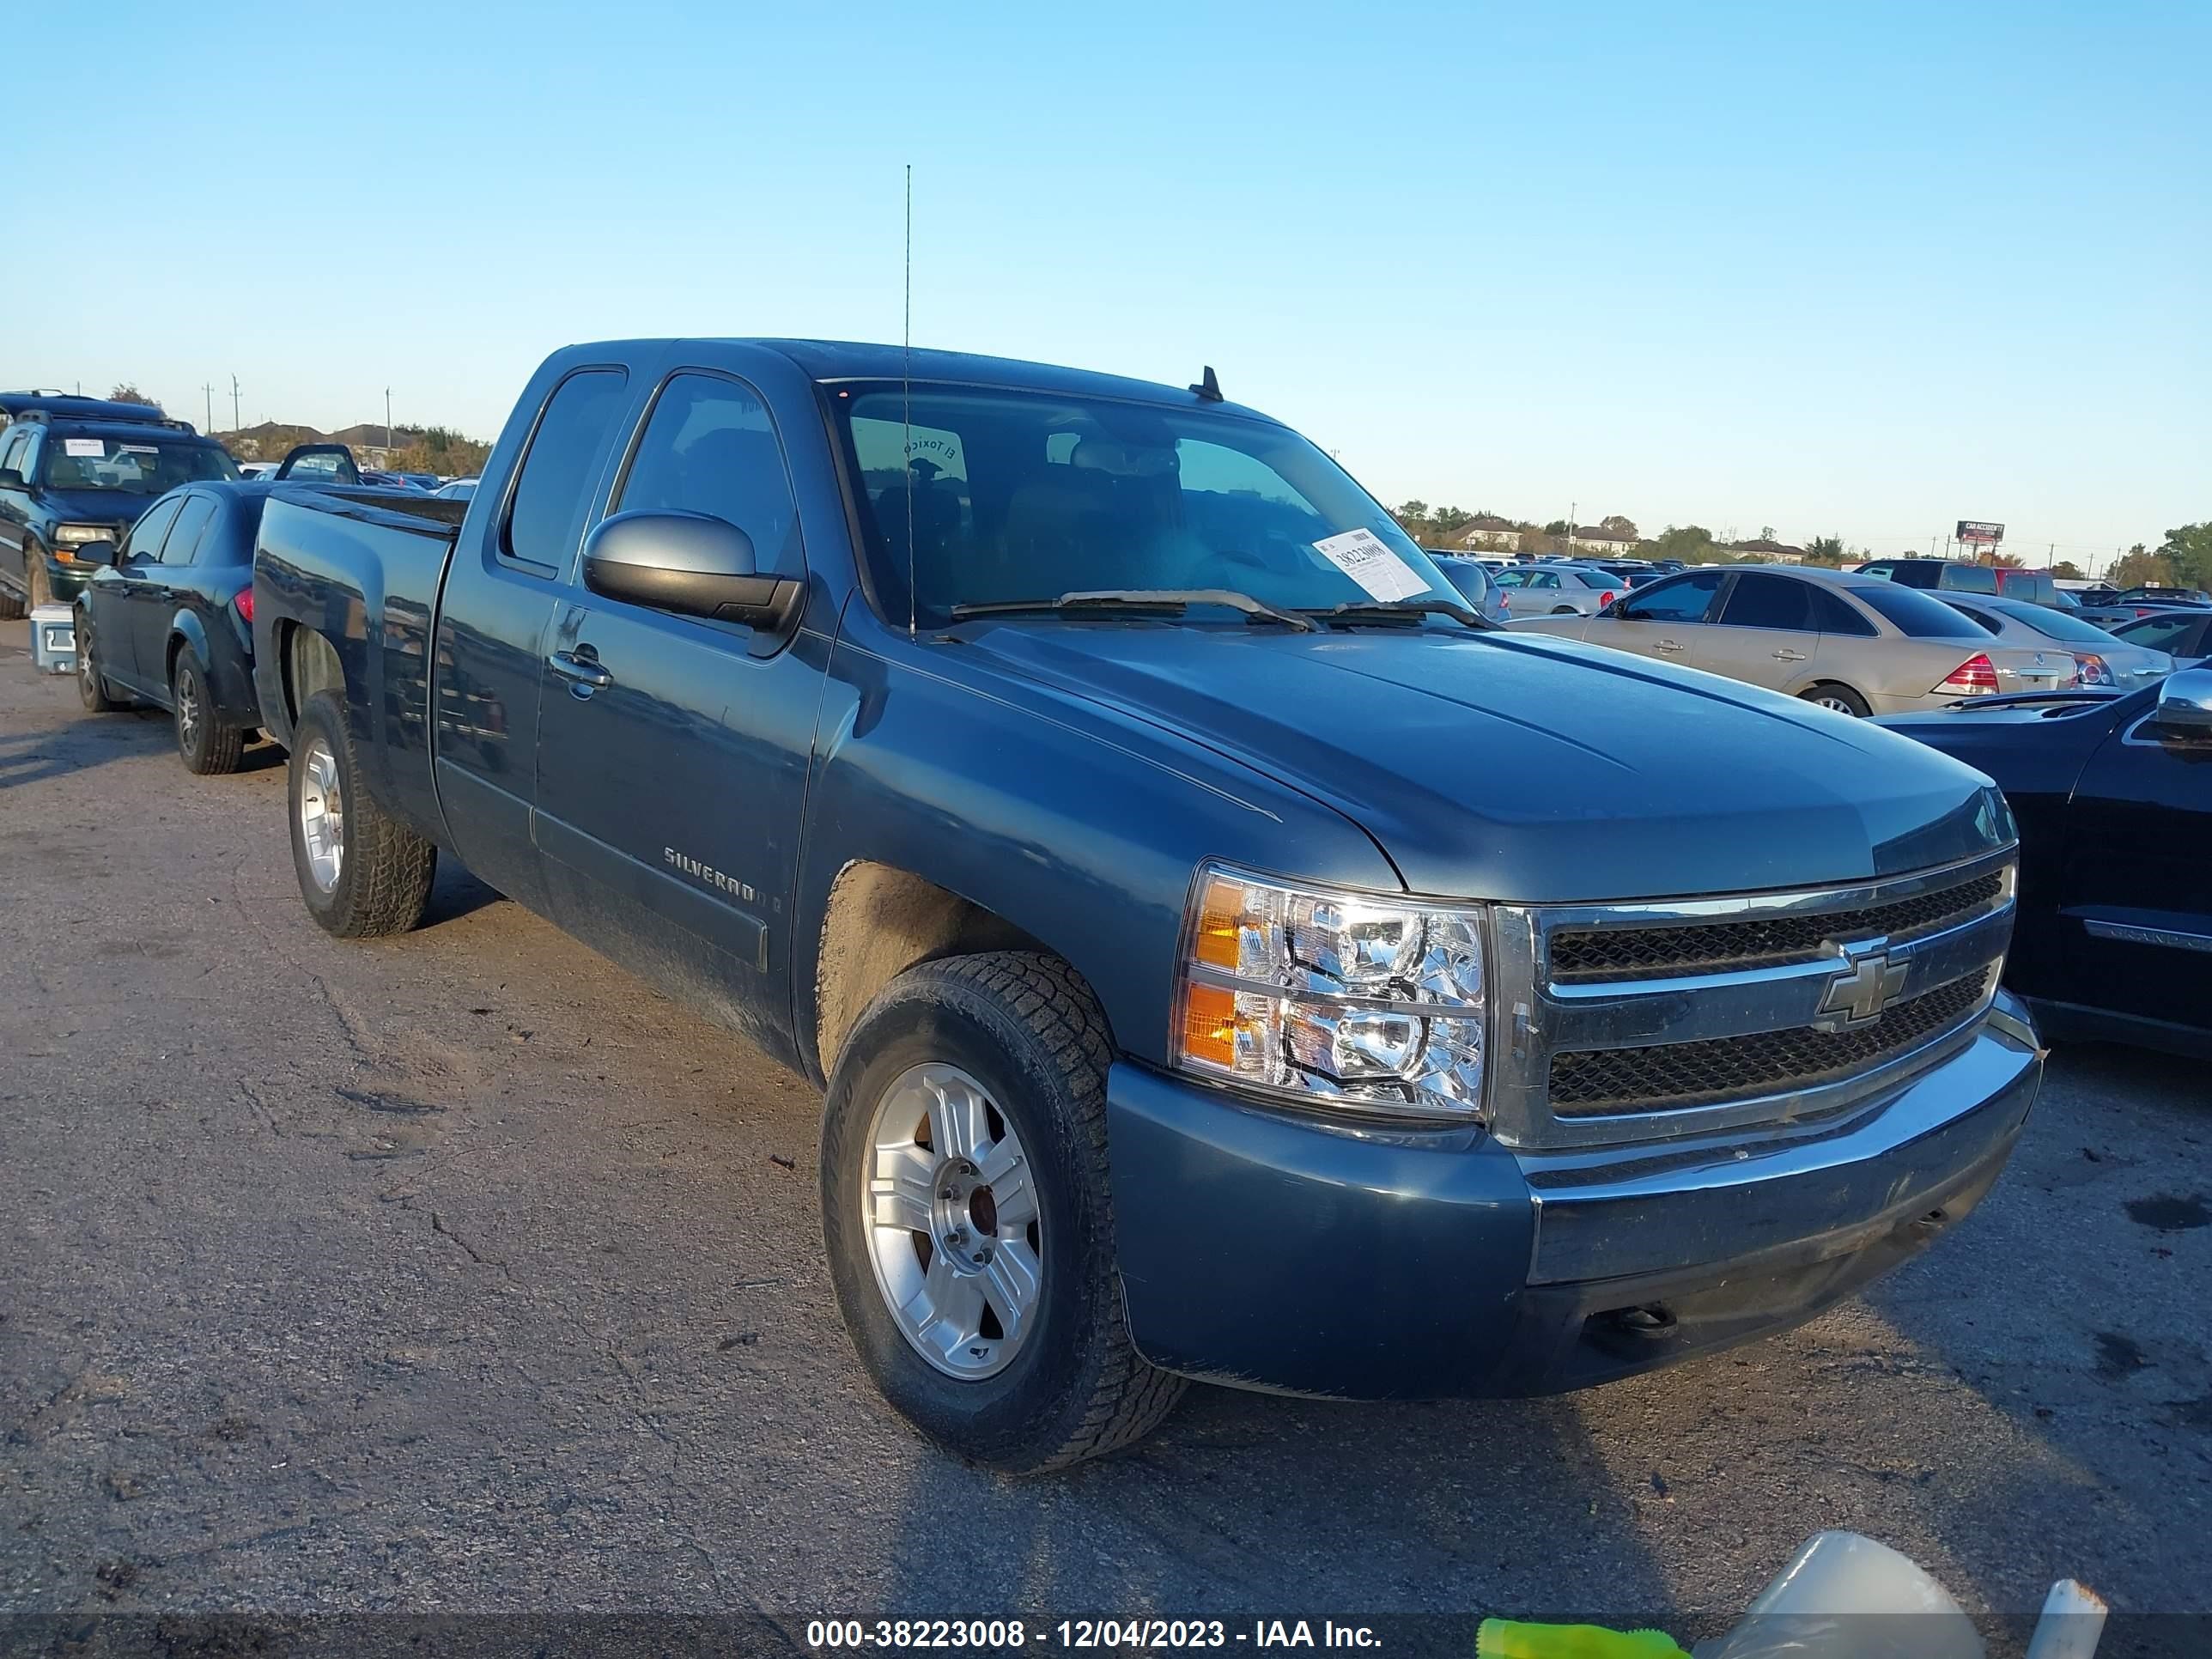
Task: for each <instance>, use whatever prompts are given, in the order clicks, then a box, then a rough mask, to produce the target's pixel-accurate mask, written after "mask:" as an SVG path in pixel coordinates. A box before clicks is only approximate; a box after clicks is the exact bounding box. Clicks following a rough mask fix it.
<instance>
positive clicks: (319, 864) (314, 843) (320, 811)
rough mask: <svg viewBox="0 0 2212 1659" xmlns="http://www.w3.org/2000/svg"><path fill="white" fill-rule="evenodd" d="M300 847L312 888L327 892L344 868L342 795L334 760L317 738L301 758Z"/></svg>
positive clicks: (343, 799) (326, 745)
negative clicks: (304, 855) (302, 849)
mask: <svg viewBox="0 0 2212 1659" xmlns="http://www.w3.org/2000/svg"><path fill="white" fill-rule="evenodd" d="M300 844H301V846H302V847H304V848H307V870H308V872H309V873H310V874H311V875H313V878H314V880H315V885H316V886H318V887H319V888H320V889H322V890H323V891H325V893H327V892H329V891H330V890H331V889H332V888H334V887H336V886H337V884H338V876H339V874H340V872H342V871H343V869H344V867H345V794H344V791H343V788H342V787H340V785H339V782H338V762H337V756H335V755H333V754H332V753H331V746H330V744H327V743H325V742H324V741H323V739H322V738H312V739H310V740H309V742H308V744H307V750H306V751H305V752H304V753H303V754H301V757H300Z"/></svg>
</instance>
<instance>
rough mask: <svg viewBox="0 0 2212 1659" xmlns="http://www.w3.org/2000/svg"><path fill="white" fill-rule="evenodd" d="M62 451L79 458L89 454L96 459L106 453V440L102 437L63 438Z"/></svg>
mask: <svg viewBox="0 0 2212 1659" xmlns="http://www.w3.org/2000/svg"><path fill="white" fill-rule="evenodd" d="M62 453H63V454H64V455H74V456H76V457H77V458H78V459H84V458H85V457H87V456H90V457H91V458H92V459H94V460H97V459H100V457H102V456H104V455H106V453H107V441H106V439H104V438H64V439H63V440H62Z"/></svg>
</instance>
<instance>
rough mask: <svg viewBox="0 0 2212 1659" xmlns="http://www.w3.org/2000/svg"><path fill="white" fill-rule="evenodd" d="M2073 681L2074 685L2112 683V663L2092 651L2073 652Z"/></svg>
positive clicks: (2113, 682)
mask: <svg viewBox="0 0 2212 1659" xmlns="http://www.w3.org/2000/svg"><path fill="white" fill-rule="evenodd" d="M2074 683H2075V684H2076V685H2112V684H2117V682H2115V681H2114V679H2113V678H2112V665H2111V664H2109V663H2107V662H2106V660H2105V659H2103V658H2102V657H2100V656H2099V655H2097V654H2096V653H2094V652H2093V651H2076V652H2075V653H2074Z"/></svg>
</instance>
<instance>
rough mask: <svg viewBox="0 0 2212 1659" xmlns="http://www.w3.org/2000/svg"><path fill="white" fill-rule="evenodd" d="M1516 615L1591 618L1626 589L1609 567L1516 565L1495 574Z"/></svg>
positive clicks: (1625, 584)
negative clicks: (1605, 568) (1511, 602)
mask: <svg viewBox="0 0 2212 1659" xmlns="http://www.w3.org/2000/svg"><path fill="white" fill-rule="evenodd" d="M1498 586H1501V587H1504V588H1505V589H1507V590H1509V592H1510V598H1511V599H1512V601H1513V614H1514V615H1515V616H1516V617H1595V615H1597V613H1598V612H1599V611H1602V610H1604V609H1605V608H1606V606H1607V605H1611V604H1612V603H1613V600H1615V599H1618V598H1620V596H1621V595H1622V594H1623V593H1626V592H1628V584H1627V583H1626V581H1624V580H1621V579H1620V577H1619V576H1616V575H1614V574H1613V573H1612V572H1611V571H1610V570H1600V569H1599V568H1597V567H1596V566H1595V565H1589V564H1565V563H1559V564H1516V565H1514V566H1512V567H1510V568H1508V569H1504V570H1501V571H1499V572H1498Z"/></svg>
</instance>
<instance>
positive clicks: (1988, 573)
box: [1939, 564, 1997, 593]
mask: <svg viewBox="0 0 2212 1659" xmlns="http://www.w3.org/2000/svg"><path fill="white" fill-rule="evenodd" d="M1939 586H1943V587H1947V588H1949V589H1950V590H1951V591H1952V592H1957V593H1994V592H1996V591H1997V573H1996V571H1994V570H1991V569H1989V568H1986V567H1985V566H1983V565H1978V564H1947V565H1945V566H1944V567H1943V580H1942V582H1941V583H1940V584H1939Z"/></svg>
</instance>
